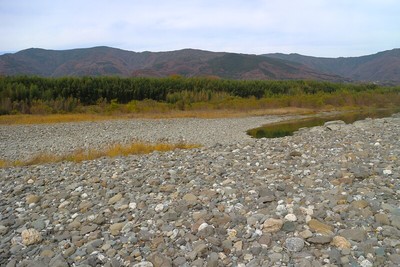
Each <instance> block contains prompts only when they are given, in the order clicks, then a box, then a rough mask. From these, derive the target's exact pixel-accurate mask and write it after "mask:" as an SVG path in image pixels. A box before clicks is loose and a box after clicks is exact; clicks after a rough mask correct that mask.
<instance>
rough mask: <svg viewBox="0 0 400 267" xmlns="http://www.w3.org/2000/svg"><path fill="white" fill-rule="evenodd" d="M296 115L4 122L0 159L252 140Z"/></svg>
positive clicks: (1, 134) (1, 130)
mask: <svg viewBox="0 0 400 267" xmlns="http://www.w3.org/2000/svg"><path fill="white" fill-rule="evenodd" d="M293 117H294V116H268V117H261V116H260V117H247V118H232V119H194V118H189V119H159V120H158V119H153V120H151V119H147V120H145V119H143V120H142V119H133V120H110V121H100V122H80V123H58V124H39V125H12V126H7V125H2V126H0V159H1V158H2V159H7V160H17V159H28V158H30V157H32V156H33V155H35V154H38V153H56V154H65V153H71V152H73V151H76V150H78V149H82V148H84V149H87V148H101V147H105V146H107V145H110V144H113V143H129V142H133V141H148V142H172V143H177V142H181V141H184V142H188V143H195V144H201V145H206V146H208V145H214V144H216V143H220V144H227V143H235V142H237V141H244V140H249V139H250V137H249V136H247V135H246V130H248V129H251V128H255V127H258V126H261V125H263V124H267V123H272V122H277V121H281V120H284V119H288V118H293Z"/></svg>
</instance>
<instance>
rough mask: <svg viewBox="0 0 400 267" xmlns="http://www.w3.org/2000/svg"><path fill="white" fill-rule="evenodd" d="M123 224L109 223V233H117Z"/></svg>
mask: <svg viewBox="0 0 400 267" xmlns="http://www.w3.org/2000/svg"><path fill="white" fill-rule="evenodd" d="M124 225H125V223H114V224H112V225H110V233H111V234H112V235H118V234H119V233H120V232H121V230H122V228H123V227H124Z"/></svg>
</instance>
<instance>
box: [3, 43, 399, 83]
mask: <svg viewBox="0 0 400 267" xmlns="http://www.w3.org/2000/svg"><path fill="white" fill-rule="evenodd" d="M174 74H178V75H182V76H185V77H194V76H217V77H221V78H227V79H279V80H285V79H313V80H325V81H351V80H352V81H372V82H380V83H390V84H400V49H394V50H391V51H385V52H381V53H377V54H375V55H369V56H363V57H354V58H318V57H309V56H303V55H299V54H290V55H285V54H267V55H261V56H256V55H247V54H235V53H224V52H210V51H203V50H196V49H183V50H178V51H170V52H140V53H137V52H131V51H126V50H121V49H116V48H111V47H104V46H101V47H93V48H83V49H71V50H59V51H57V50H45V49H39V48H30V49H26V50H22V51H20V52H17V53H15V54H5V55H1V56H0V75H38V76H44V77H60V76H103V75H113V76H122V77H132V76H152V77H166V76H170V75H174Z"/></svg>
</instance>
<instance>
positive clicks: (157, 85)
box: [0, 76, 400, 114]
mask: <svg viewBox="0 0 400 267" xmlns="http://www.w3.org/2000/svg"><path fill="white" fill-rule="evenodd" d="M367 90H373V91H377V90H378V91H390V92H395V91H397V92H399V91H400V90H399V87H379V86H377V85H375V84H352V83H331V82H322V81H311V80H310V81H309V80H290V81H270V80H269V81H266V80H240V81H238V80H225V79H217V78H183V77H180V76H171V77H168V78H144V77H135V78H121V77H62V78H43V77H35V76H6V77H0V104H1V106H0V114H10V113H12V112H20V113H32V110H31V109H32V107H38V106H39V107H41V108H46V107H49V108H52V109H53V110H56V111H64V112H71V111H73V110H74V109H75V108H76V107H77V106H79V105H83V106H88V105H96V104H99V103H111V102H113V103H118V104H126V103H129V102H131V101H142V100H146V99H147V100H154V101H159V102H166V103H177V102H179V101H183V99H186V101H187V99H188V98H192V99H191V100H190V101H194V102H196V101H202V102H206V101H209V100H211V99H212V98H215V96H221V95H227V96H233V97H240V98H249V97H254V98H256V99H260V98H263V97H272V96H277V95H298V94H317V93H334V92H338V91H348V92H362V91H367Z"/></svg>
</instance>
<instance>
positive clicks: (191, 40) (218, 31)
mask: <svg viewBox="0 0 400 267" xmlns="http://www.w3.org/2000/svg"><path fill="white" fill-rule="evenodd" d="M0 36H1V37H0V51H2V52H4V51H19V50H22V49H26V48H31V47H39V48H45V49H57V50H59V49H72V48H86V47H93V46H103V45H105V46H112V47H116V48H121V49H126V50H131V51H138V52H140V51H170V50H178V49H182V48H197V49H203V50H210V51H228V52H238V53H250V54H263V53H273V52H281V53H300V54H304V55H312V56H325V57H339V56H346V57H347V56H361V55H367V54H373V53H376V52H379V51H383V50H389V49H393V48H399V47H400V1H399V0H0Z"/></svg>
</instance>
